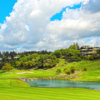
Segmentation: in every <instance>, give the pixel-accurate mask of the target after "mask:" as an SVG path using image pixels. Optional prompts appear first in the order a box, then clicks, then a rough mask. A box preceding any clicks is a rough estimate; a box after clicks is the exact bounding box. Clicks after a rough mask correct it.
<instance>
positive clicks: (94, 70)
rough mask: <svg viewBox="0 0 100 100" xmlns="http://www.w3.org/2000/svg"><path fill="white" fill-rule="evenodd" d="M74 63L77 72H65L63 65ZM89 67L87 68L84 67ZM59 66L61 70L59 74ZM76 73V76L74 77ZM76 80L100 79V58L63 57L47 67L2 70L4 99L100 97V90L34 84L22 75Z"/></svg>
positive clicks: (0, 94)
mask: <svg viewBox="0 0 100 100" xmlns="http://www.w3.org/2000/svg"><path fill="white" fill-rule="evenodd" d="M71 67H74V68H75V70H76V71H79V72H76V73H74V74H71V75H66V74H64V69H66V68H67V69H68V70H70V68H71ZM84 68H86V69H87V71H83V69H84ZM57 69H60V70H61V73H59V74H57V73H56V71H57ZM73 76H74V78H72V77H73ZM66 77H69V79H71V80H77V81H100V60H97V61H80V62H74V63H67V62H65V60H63V59H61V60H60V62H59V63H58V64H57V66H56V67H54V68H51V69H48V70H16V69H14V70H11V71H3V70H1V71H0V99H1V100H99V99H100V91H95V90H90V89H79V88H33V87H30V86H29V85H28V84H27V83H25V82H24V81H21V80H19V78H39V79H49V78H57V79H62V78H64V79H67V78H66Z"/></svg>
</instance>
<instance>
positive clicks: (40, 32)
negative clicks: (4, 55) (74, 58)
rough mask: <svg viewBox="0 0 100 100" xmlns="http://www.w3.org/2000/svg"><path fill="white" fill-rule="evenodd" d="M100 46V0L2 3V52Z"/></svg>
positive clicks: (46, 0)
mask: <svg viewBox="0 0 100 100" xmlns="http://www.w3.org/2000/svg"><path fill="white" fill-rule="evenodd" d="M73 42H78V43H79V44H80V46H81V45H91V46H100V0H1V1H0V50H1V51H5V50H16V51H24V50H55V49H59V48H67V47H68V46H69V45H71V44H72V43H73Z"/></svg>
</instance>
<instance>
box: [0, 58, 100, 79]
mask: <svg viewBox="0 0 100 100" xmlns="http://www.w3.org/2000/svg"><path fill="white" fill-rule="evenodd" d="M71 67H74V69H75V73H74V74H71V75H67V74H66V73H65V71H64V70H65V69H67V70H69V71H70V69H71ZM85 68H86V69H87V71H83V70H84V69H85ZM57 69H60V70H61V73H58V74H57V73H56V71H57ZM0 78H3V79H4V78H38V79H69V80H78V81H100V60H97V61H80V62H72V63H68V62H66V61H65V60H64V59H60V61H59V63H58V64H57V65H56V66H55V67H54V68H51V69H48V70H16V69H14V70H11V71H6V72H5V71H2V70H1V71H0Z"/></svg>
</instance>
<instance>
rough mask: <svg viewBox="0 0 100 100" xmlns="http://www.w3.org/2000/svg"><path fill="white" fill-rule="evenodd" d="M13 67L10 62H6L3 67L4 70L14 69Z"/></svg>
mask: <svg viewBox="0 0 100 100" xmlns="http://www.w3.org/2000/svg"><path fill="white" fill-rule="evenodd" d="M12 69H13V67H12V66H11V64H9V63H5V65H4V66H3V67H2V70H12Z"/></svg>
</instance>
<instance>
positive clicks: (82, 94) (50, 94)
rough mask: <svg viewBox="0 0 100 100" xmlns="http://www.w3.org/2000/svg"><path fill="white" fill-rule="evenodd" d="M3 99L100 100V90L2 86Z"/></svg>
mask: <svg viewBox="0 0 100 100" xmlns="http://www.w3.org/2000/svg"><path fill="white" fill-rule="evenodd" d="M0 98H2V100H99V99H100V91H94V90H89V89H78V88H0Z"/></svg>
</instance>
